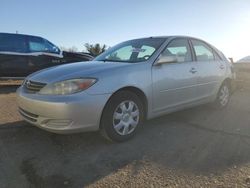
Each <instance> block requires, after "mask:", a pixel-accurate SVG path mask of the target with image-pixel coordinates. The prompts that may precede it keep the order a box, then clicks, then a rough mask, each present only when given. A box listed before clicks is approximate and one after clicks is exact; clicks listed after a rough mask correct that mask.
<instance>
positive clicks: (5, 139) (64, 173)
mask: <svg viewBox="0 0 250 188" xmlns="http://www.w3.org/2000/svg"><path fill="white" fill-rule="evenodd" d="M207 112H211V109H209V108H208V107H206V106H204V107H199V108H194V109H191V110H186V111H182V112H180V113H174V114H170V115H167V116H163V117H161V118H156V119H153V120H150V121H147V122H145V124H144V126H143V128H142V129H141V131H140V133H139V134H138V135H137V136H136V137H135V138H133V139H132V140H129V141H127V142H124V143H111V142H109V141H106V140H105V139H103V138H102V137H101V136H100V134H99V133H98V132H90V133H81V134H72V135H56V134H52V133H48V132H45V131H43V130H40V129H38V128H36V127H34V126H30V125H28V124H27V123H25V122H23V121H18V122H14V123H9V124H5V125H3V126H1V127H0V143H1V147H2V149H1V150H0V154H1V156H5V157H4V158H1V163H0V165H1V169H3V173H2V174H4V175H3V176H5V177H2V178H0V180H3V181H4V180H5V181H7V180H9V179H10V178H12V177H17V178H15V180H12V181H11V183H12V184H11V185H12V186H14V185H18V184H20V183H23V184H22V185H28V186H34V187H83V186H86V185H90V184H92V183H94V182H96V181H98V180H100V179H102V178H105V177H106V176H108V175H110V174H112V173H115V172H117V171H118V170H119V169H121V168H124V167H125V166H127V165H132V168H133V169H134V170H133V173H137V171H138V169H140V168H142V165H143V163H142V162H143V161H145V160H146V161H147V162H148V163H150V164H153V165H157V166H159V167H160V168H162V169H163V170H164V169H175V170H177V171H188V172H189V173H192V174H194V175H198V174H203V175H207V174H209V173H222V172H223V171H225V170H227V169H228V168H231V167H233V166H239V165H242V164H245V163H249V162H250V159H249V156H250V150H249V145H248V144H247V142H249V140H250V138H249V137H250V135H249V136H248V135H243V136H242V135H238V134H230V133H228V132H223V131H221V130H217V129H214V127H213V126H212V127H209V126H207V127H204V126H203V125H199V124H195V123H192V122H191V123H190V119H188V118H184V119H183V120H182V117H184V116H185V115H187V116H189V115H193V116H194V115H195V114H197V113H200V114H201V113H203V114H205V113H207ZM219 113H222V112H219ZM211 118H212V117H211ZM0 175H1V173H0ZM1 176H2V175H1ZM25 183H26V184H25ZM8 185H10V184H8Z"/></svg>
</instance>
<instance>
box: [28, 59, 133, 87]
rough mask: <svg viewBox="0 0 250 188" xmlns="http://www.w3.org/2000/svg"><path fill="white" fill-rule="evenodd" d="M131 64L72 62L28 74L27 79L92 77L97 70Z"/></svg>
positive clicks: (51, 79)
mask: <svg viewBox="0 0 250 188" xmlns="http://www.w3.org/2000/svg"><path fill="white" fill-rule="evenodd" d="M129 64H130V63H117V62H103V61H86V62H79V63H70V64H66V65H59V66H56V67H52V68H48V69H44V70H41V71H38V72H35V73H33V74H31V75H30V76H28V77H27V79H30V80H32V81H36V82H42V83H52V82H57V81H62V80H68V79H74V78H82V77H91V76H92V75H93V74H95V73H97V72H102V71H105V70H107V69H114V68H118V67H123V66H128V65H129Z"/></svg>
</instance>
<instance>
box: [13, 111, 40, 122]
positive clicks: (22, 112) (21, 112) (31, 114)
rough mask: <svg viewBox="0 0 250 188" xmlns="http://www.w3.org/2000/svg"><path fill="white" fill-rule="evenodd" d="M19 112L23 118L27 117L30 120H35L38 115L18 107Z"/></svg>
mask: <svg viewBox="0 0 250 188" xmlns="http://www.w3.org/2000/svg"><path fill="white" fill-rule="evenodd" d="M18 111H19V113H20V114H21V115H22V116H23V118H24V119H27V120H29V121H31V122H37V118H38V115H36V114H33V113H30V112H27V111H26V110H24V109H22V108H19V110H18Z"/></svg>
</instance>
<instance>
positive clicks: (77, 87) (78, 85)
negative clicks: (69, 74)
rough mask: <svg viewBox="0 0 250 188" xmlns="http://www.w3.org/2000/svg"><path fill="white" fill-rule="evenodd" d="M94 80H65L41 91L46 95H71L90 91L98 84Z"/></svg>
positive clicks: (49, 85)
mask: <svg viewBox="0 0 250 188" xmlns="http://www.w3.org/2000/svg"><path fill="white" fill-rule="evenodd" d="M96 81H97V80H96V79H94V78H82V79H72V80H65V81H61V82H56V83H52V84H48V85H46V86H45V87H44V88H42V89H41V90H40V91H39V94H44V95H69V94H73V93H77V92H80V91H83V90H86V89H88V88H89V87H90V86H92V85H93V84H95V83H96Z"/></svg>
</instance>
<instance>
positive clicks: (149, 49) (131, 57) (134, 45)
mask: <svg viewBox="0 0 250 188" xmlns="http://www.w3.org/2000/svg"><path fill="white" fill-rule="evenodd" d="M165 40H166V39H164V38H148V39H137V40H131V41H127V42H123V43H121V44H118V45H116V46H114V47H112V48H110V49H109V50H107V51H106V52H104V53H103V54H101V55H99V56H97V57H96V58H95V59H94V60H96V61H115V62H128V63H136V62H142V61H146V60H148V59H149V58H150V57H152V55H153V54H154V52H156V50H158V48H159V47H160V46H161V44H162V43H163V42H164V41H165Z"/></svg>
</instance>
